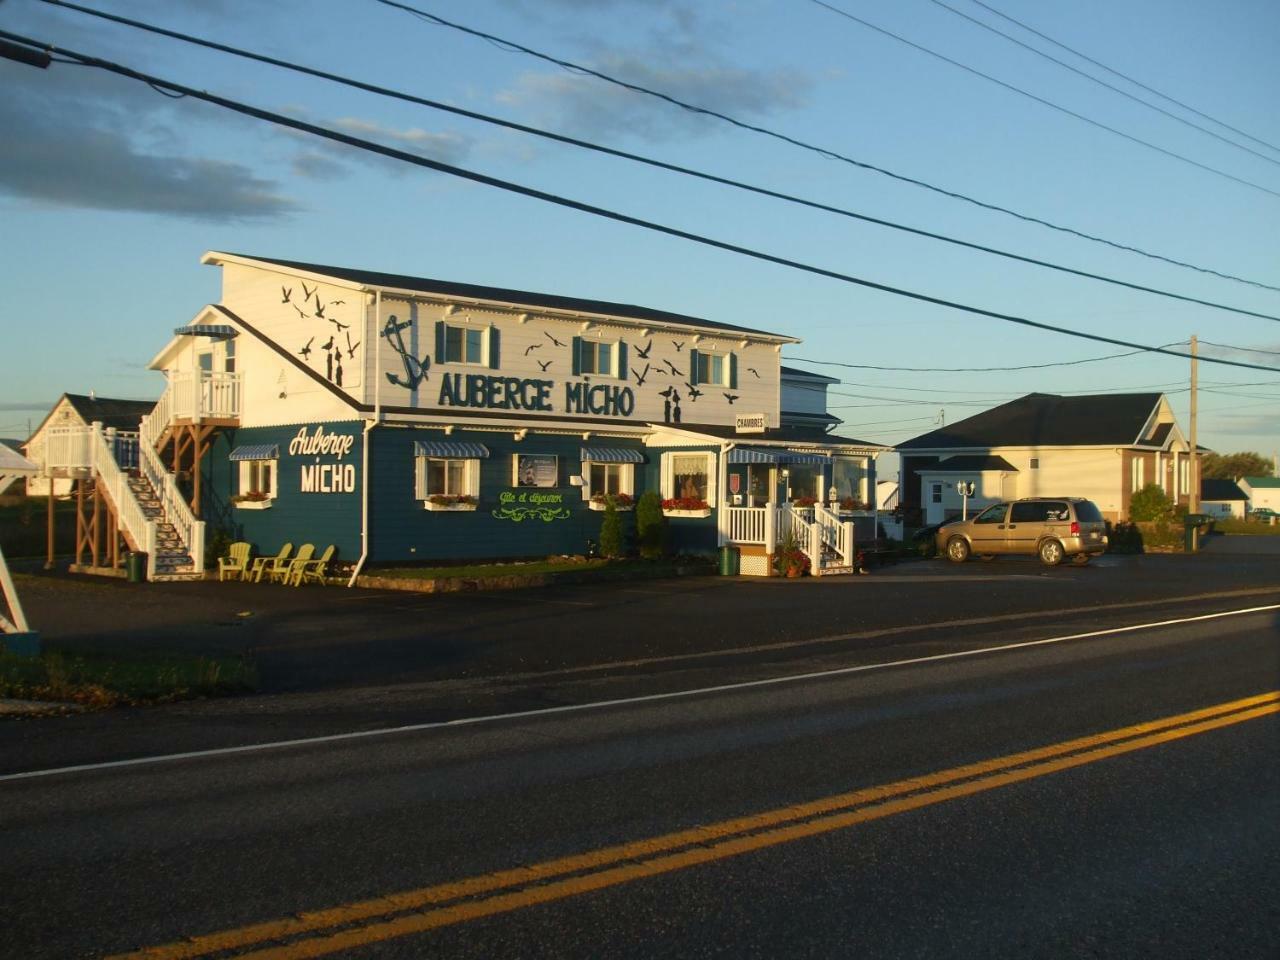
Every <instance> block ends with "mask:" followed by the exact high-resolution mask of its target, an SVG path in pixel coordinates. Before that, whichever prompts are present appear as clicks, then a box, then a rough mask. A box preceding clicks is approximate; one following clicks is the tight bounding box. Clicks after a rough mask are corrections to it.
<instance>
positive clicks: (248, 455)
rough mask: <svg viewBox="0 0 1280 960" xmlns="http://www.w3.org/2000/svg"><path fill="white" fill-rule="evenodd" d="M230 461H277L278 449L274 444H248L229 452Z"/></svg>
mask: <svg viewBox="0 0 1280 960" xmlns="http://www.w3.org/2000/svg"><path fill="white" fill-rule="evenodd" d="M228 459H230V460H279V459H280V447H279V445H277V444H274V443H249V444H245V445H244V446H243V447H236V448H235V449H234V450H232V451H231V456H230V457H229V458H228Z"/></svg>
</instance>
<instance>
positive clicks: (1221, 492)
mask: <svg viewBox="0 0 1280 960" xmlns="http://www.w3.org/2000/svg"><path fill="white" fill-rule="evenodd" d="M1200 499H1201V500H1214V501H1218V502H1222V501H1225V500H1248V499H1249V498H1248V497H1246V496H1245V495H1244V491H1243V490H1241V489H1240V488H1239V487H1238V486H1236V482H1235V481H1234V480H1215V479H1213V478H1212V477H1206V478H1205V479H1203V480H1201V481H1200Z"/></svg>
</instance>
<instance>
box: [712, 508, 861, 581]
mask: <svg viewBox="0 0 1280 960" xmlns="http://www.w3.org/2000/svg"><path fill="white" fill-rule="evenodd" d="M723 510H724V524H725V539H726V540H727V541H728V542H730V543H752V544H755V543H759V544H763V545H764V546H765V547H766V549H767V550H768V552H769V553H773V552H775V551H776V550H777V549H778V545H779V544H781V543H782V542H783V541H784V540H786V539H787V537H788V535H790V536H791V537H793V538H794V539H795V541H796V544H797V546H798V547H799V549H800V550H802V551H803V552H804V554H805V556H807V557H808V558H809V563H810V564H811V565H812V569H813V570H814V571H815V572H820V571H821V570H822V567H823V556H824V554H831V553H834V554H836V555H837V556H838V557H839V558H840V560H839V566H842V567H852V566H853V565H854V555H855V553H856V545H855V538H854V528H853V524H852V523H851V522H850V521H848V520H841V519H840V515H839V514H838V513H836V512H835V511H834V510H829V509H827V508H826V507H824V506H823V505H822V504H817V505H815V506H813V507H794V506H792V505H791V504H789V503H784V504H781V505H779V506H772V505H771V506H768V507H724V508H723Z"/></svg>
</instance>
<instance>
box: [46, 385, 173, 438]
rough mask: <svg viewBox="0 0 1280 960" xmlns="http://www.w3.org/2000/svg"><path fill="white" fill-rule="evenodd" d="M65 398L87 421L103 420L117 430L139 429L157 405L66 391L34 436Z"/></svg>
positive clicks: (102, 421)
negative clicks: (143, 420)
mask: <svg viewBox="0 0 1280 960" xmlns="http://www.w3.org/2000/svg"><path fill="white" fill-rule="evenodd" d="M63 400H66V401H67V403H69V404H70V405H71V408H72V409H73V410H75V412H76V413H77V414H78V415H79V416H80V418H81V419H82V420H84V422H85V423H93V422H94V421H101V423H102V426H103V427H104V428H106V427H114V428H115V429H116V430H129V431H134V430H137V429H138V425H139V424H140V423H141V422H142V418H143V417H144V416H146V415H147V414H148V413H150V412H151V411H152V410H154V409H155V406H156V402H155V401H154V400H120V399H117V398H115V397H91V396H87V395H85V394H83V393H64V394H63V395H62V396H61V397H59V398H58V402H57V403H55V404H54V405H53V406H52V407H50V408H49V412H48V413H46V414H45V415H44V419H43V420H41V421H40V426H38V427H36V429H35V431H34V432H32V434H31V436H32V437H34V436H35V435H36V434H38V433H39V432H40V431H41V430H43V429H44V427H45V424H47V423H48V422H49V418H50V417H51V416H53V411H55V410H57V409H58V407H60V406H62V401H63ZM30 442H31V438H30V437H28V438H27V443H30Z"/></svg>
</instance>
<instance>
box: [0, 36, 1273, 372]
mask: <svg viewBox="0 0 1280 960" xmlns="http://www.w3.org/2000/svg"><path fill="white" fill-rule="evenodd" d="M0 37H4V38H6V39H9V40H13V41H15V42H17V43H22V44H25V45H27V46H29V47H33V48H35V49H38V50H46V51H48V52H49V53H55V52H56V53H58V54H60V55H61V56H63V57H69V58H71V59H72V60H75V61H78V62H79V63H81V64H84V65H86V66H90V67H95V68H97V69H101V70H105V71H107V72H110V73H115V74H118V75H120V76H124V77H130V78H132V79H134V80H138V81H140V82H142V83H146V84H149V85H151V84H154V85H158V86H161V87H164V88H165V89H167V90H171V91H173V92H175V93H182V94H185V95H186V96H189V97H192V98H194V99H197V100H203V101H205V102H206V103H212V104H215V105H217V106H220V107H223V108H224V109H227V110H231V111H233V112H235V113H239V114H242V115H244V116H249V117H253V118H255V119H258V120H265V121H267V122H269V123H274V124H276V125H278V126H282V127H288V128H290V129H293V130H300V131H302V132H304V133H309V134H311V135H313V136H316V137H321V138H323V139H326V140H332V141H334V142H336V143H343V144H346V145H347V146H351V147H356V148H357V149H361V150H365V151H367V152H370V153H377V154H380V155H382V156H385V157H390V158H392V159H395V160H400V161H402V162H405V163H410V164H413V165H415V166H419V167H424V168H426V169H429V170H435V171H438V172H440V173H447V174H449V175H451V176H455V177H458V178H460V179H464V180H470V181H472V182H473V183H480V184H483V185H485V186H490V187H494V188H496V189H499V190H503V191H506V192H508V193H514V194H517V195H519V196H524V197H529V198H531V199H534V200H541V201H543V202H545V203H550V204H554V205H556V206H560V207H565V208H567V209H570V210H577V211H579V212H581V213H588V214H591V215H593V216H597V217H601V218H604V219H608V220H613V221H615V222H617V223H623V224H627V225H629V226H634V227H641V228H643V229H646V230H651V231H653V232H655V233H661V234H665V235H667V236H671V237H678V238H680V239H683V240H689V241H691V242H693V243H699V244H702V245H703V246H707V247H712V248H714V249H718V250H725V251H727V252H730V253H736V254H739V255H741V256H745V257H750V258H752V259H754V260H759V261H762V262H764V263H773V264H776V265H778V266H783V267H790V268H791V269H793V270H799V271H802V272H805V273H810V274H813V275H815V276H821V277H827V278H829V279H832V280H839V281H841V282H843V283H849V284H853V285H856V286H860V287H865V288H867V289H869V290H879V291H881V292H882V293H889V294H893V295H894V296H900V297H905V298H907V299H911V300H916V301H919V302H921V303H930V304H933V305H935V306H941V307H946V308H948V309H951V310H957V311H960V312H963V313H971V314H974V315H977V316H984V317H990V318H991V319H994V320H1003V321H1005V322H1007V323H1013V324H1017V325H1019V326H1024V327H1028V328H1031V329H1036V330H1044V331H1046V332H1050V333H1057V334H1061V335H1063V336H1069V337H1076V338H1078V339H1082V340H1093V341H1096V342H1098V343H1109V344H1112V345H1114V346H1120V347H1129V348H1132V349H1133V350H1135V351H1136V352H1139V353H1142V352H1149V353H1160V354H1165V355H1166V356H1172V357H1179V358H1181V359H1185V360H1189V359H1191V355H1190V354H1187V353H1181V352H1179V351H1176V350H1170V349H1167V348H1165V347H1154V346H1147V345H1145V344H1140V343H1133V342H1131V341H1128V340H1120V339H1118V338H1115V337H1104V336H1102V335H1100V334H1094V333H1085V332H1084V331H1081V330H1072V329H1070V328H1067V327H1059V326H1055V325H1053V324H1048V323H1042V322H1040V321H1038V320H1031V319H1029V318H1027V317H1019V316H1015V315H1013V314H1007V313H1000V312H998V311H995V310H986V309H984V308H981V307H973V306H968V305H966V304H962V303H959V302H956V301H952V300H946V299H943V298H941V297H934V296H930V295H928V294H924V293H918V292H916V291H913V290H906V289H904V288H901V287H894V286H890V285H889V284H883V283H878V282H876V281H874V280H867V279H865V278H862V277H855V276H853V275H851V274H846V273H840V272H838V271H835V270H828V269H826V268H824V267H818V266H814V265H812V264H807V263H803V262H801V261H798V260H791V259H788V258H786V257H780V256H775V255H774V254H770V253H765V252H763V251H760V250H755V249H752V248H750V247H743V246H740V245H738V244H733V243H729V242H727V241H724V240H716V239H714V238H712V237H708V236H705V235H702V234H696V233H692V232H690V231H687V230H680V229H677V228H676V227H670V226H666V225H665V224H660V223H657V222H655V221H651V220H644V219H641V218H639V217H633V216H631V215H629V214H624V213H619V212H617V211H614V210H609V209H607V208H604V207H598V206H595V205H593V204H588V203H583V202H582V201H579V200H573V199H570V198H568V197H563V196H559V195H557V194H552V193H547V192H545V191H542V190H536V189H534V188H532V187H527V186H524V185H522V184H518V183H514V182H512V181H509V180H503V179H500V178H498V177H491V176H488V175H486V174H482V173H477V172H475V171H473V170H467V169H465V168H463V167H458V166H455V165H453V164H449V163H444V162H443V161H440V160H432V159H430V158H428V157H423V156H419V155H417V154H413V153H407V152H405V151H403V150H397V149H395V148H394V147H388V146H384V145H383V144H380V143H374V142H372V141H370V140H364V139H362V138H360V137H354V136H352V135H350V134H346V133H339V132H338V131H336V130H329V129H326V128H324V127H320V126H317V125H315V124H313V123H307V122H306V121H303V120H298V119H295V118H292V117H286V116H284V115H283V114H278V113H272V112H271V111H268V110H262V109H260V108H258V107H252V106H249V105H248V104H244V103H240V102H238V101H235V100H229V99H227V98H225V97H220V96H217V95H216V94H212V93H207V92H205V91H202V90H197V89H195V88H193V87H188V86H186V85H184V84H180V83H177V82H175V81H172V80H165V79H163V78H161V77H157V76H155V75H152V74H146V73H143V72H142V71H139V70H135V69H133V68H131V67H126V66H123V65H121V64H117V63H113V62H111V61H108V60H102V59H100V58H98V57H93V56H90V55H87V54H81V53H77V52H75V51H72V50H69V49H67V48H65V47H55V46H54V45H52V44H48V43H42V42H40V41H37V40H32V39H30V38H28V37H24V36H22V35H20V34H14V33H10V32H8V31H5V30H0ZM1200 360H1201V362H1203V363H1216V364H1220V365H1222V366H1229V367H1241V368H1244V369H1249V370H1263V371H1266V372H1267V373H1280V368H1277V367H1264V366H1261V365H1258V364H1252V363H1243V362H1240V361H1235V360H1222V359H1218V358H1213V357H1201V358H1200Z"/></svg>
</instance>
